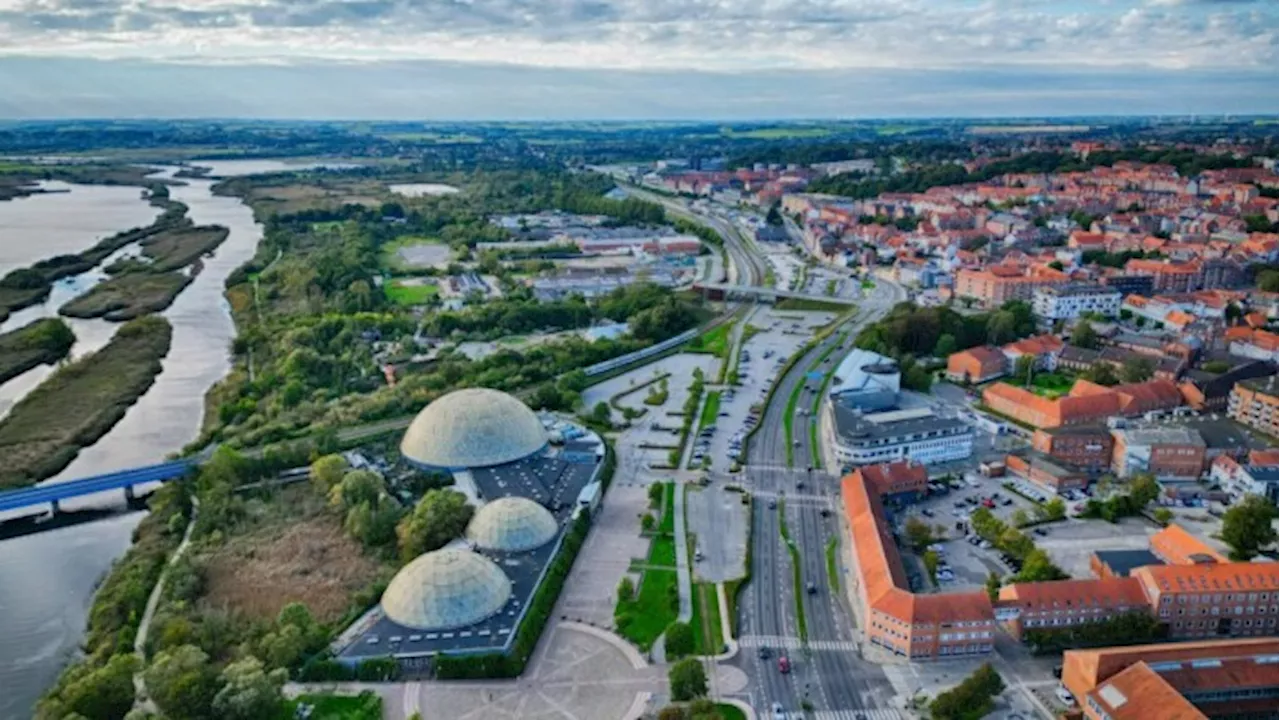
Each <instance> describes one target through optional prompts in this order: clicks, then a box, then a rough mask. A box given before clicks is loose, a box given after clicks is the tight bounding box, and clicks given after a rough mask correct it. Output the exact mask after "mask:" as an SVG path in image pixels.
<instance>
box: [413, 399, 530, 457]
mask: <svg viewBox="0 0 1280 720" xmlns="http://www.w3.org/2000/svg"><path fill="white" fill-rule="evenodd" d="M546 444H547V433H546V430H544V429H543V427H542V423H541V422H540V421H539V420H538V416H537V415H535V414H534V413H533V411H532V410H530V409H529V408H528V407H527V406H526V405H525V404H524V403H522V402H520V401H519V400H517V399H516V398H514V397H512V396H510V395H508V394H506V393H504V392H500V391H498V390H489V389H487V388H468V389H465V390H455V391H454V392H451V393H449V394H448V395H444V396H442V397H440V398H438V399H437V400H436V401H435V402H433V403H431V404H430V405H428V406H426V407H425V408H423V409H422V412H420V413H418V416H417V417H415V418H414V419H413V422H412V423H410V425H409V429H408V430H407V431H405V434H404V439H403V440H401V441H400V452H401V454H402V455H404V457H405V459H407V460H409V461H410V462H413V463H416V464H418V465H422V466H426V467H431V468H441V469H450V468H472V467H489V466H492V465H501V464H503V463H508V462H511V461H513V460H519V459H521V458H524V457H528V456H529V455H532V454H533V453H535V452H537V451H539V450H541V449H542V448H543V447H544V446H545V445H546Z"/></svg>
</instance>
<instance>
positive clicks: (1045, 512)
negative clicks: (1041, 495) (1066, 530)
mask: <svg viewBox="0 0 1280 720" xmlns="http://www.w3.org/2000/svg"><path fill="white" fill-rule="evenodd" d="M1039 512H1040V513H1041V516H1042V517H1044V519H1045V520H1061V519H1063V518H1065V517H1066V516H1067V502H1066V501H1065V500H1063V499H1062V498H1060V497H1055V498H1051V499H1050V500H1049V502H1047V503H1045V504H1044V505H1041V506H1040V508H1039Z"/></svg>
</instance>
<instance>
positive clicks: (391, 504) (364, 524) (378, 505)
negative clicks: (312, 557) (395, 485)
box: [342, 495, 404, 548]
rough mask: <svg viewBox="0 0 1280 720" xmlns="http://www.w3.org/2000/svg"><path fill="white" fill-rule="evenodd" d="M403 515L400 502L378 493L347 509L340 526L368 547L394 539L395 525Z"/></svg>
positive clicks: (391, 541)
mask: <svg viewBox="0 0 1280 720" xmlns="http://www.w3.org/2000/svg"><path fill="white" fill-rule="evenodd" d="M403 516H404V510H403V509H402V508H401V507H400V503H398V502H396V500H395V498H393V497H391V496H390V495H379V496H378V497H377V499H376V500H373V501H372V502H369V501H365V502H361V503H360V504H359V505H356V506H355V507H353V508H351V509H350V510H348V511H347V517H346V519H345V520H344V521H343V523H342V526H343V528H344V529H345V530H346V531H347V534H348V535H350V536H351V537H353V538H355V539H356V540H359V541H360V544H362V545H364V546H365V547H368V548H378V547H383V546H386V545H390V544H391V543H393V542H395V540H396V526H397V525H398V524H399V523H400V519H401V518H402V517H403Z"/></svg>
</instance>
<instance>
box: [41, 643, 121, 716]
mask: <svg viewBox="0 0 1280 720" xmlns="http://www.w3.org/2000/svg"><path fill="white" fill-rule="evenodd" d="M137 667H138V658H137V656H136V655H134V654H133V653H120V654H118V655H113V656H112V657H111V659H110V660H108V661H107V663H106V664H105V665H103V666H102V667H97V668H95V667H93V666H91V665H89V664H87V663H86V664H83V665H80V666H79V667H76V668H73V669H71V670H70V671H68V673H67V675H65V676H64V677H63V678H62V680H60V681H59V684H58V687H56V688H54V690H53V692H51V693H50V694H49V697H47V698H45V699H44V700H41V701H40V704H39V706H38V707H37V708H36V717H37V718H40V720H45V718H49V719H50V720H63V719H64V718H67V717H74V718H77V720H79V719H80V718H87V719H88V720H119V718H122V717H124V715H125V713H127V712H129V708H131V707H133V699H134V688H133V672H134V670H135V669H137Z"/></svg>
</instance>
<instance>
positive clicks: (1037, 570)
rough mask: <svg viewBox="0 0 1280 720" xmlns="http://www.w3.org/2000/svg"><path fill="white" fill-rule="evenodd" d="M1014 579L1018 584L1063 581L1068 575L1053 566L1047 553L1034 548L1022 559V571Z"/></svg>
mask: <svg viewBox="0 0 1280 720" xmlns="http://www.w3.org/2000/svg"><path fill="white" fill-rule="evenodd" d="M1015 577H1016V579H1017V581H1018V582H1044V581H1047V580H1064V579H1066V578H1067V577H1068V575H1067V574H1066V573H1064V572H1062V568H1059V567H1058V566H1057V565H1054V564H1053V560H1051V559H1050V558H1049V554H1048V553H1046V552H1045V551H1044V550H1041V549H1040V548H1035V549H1034V550H1032V551H1031V552H1029V553H1027V554H1026V556H1025V557H1024V558H1023V559H1022V569H1021V570H1019V571H1018V574H1017V575H1016V576H1015Z"/></svg>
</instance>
